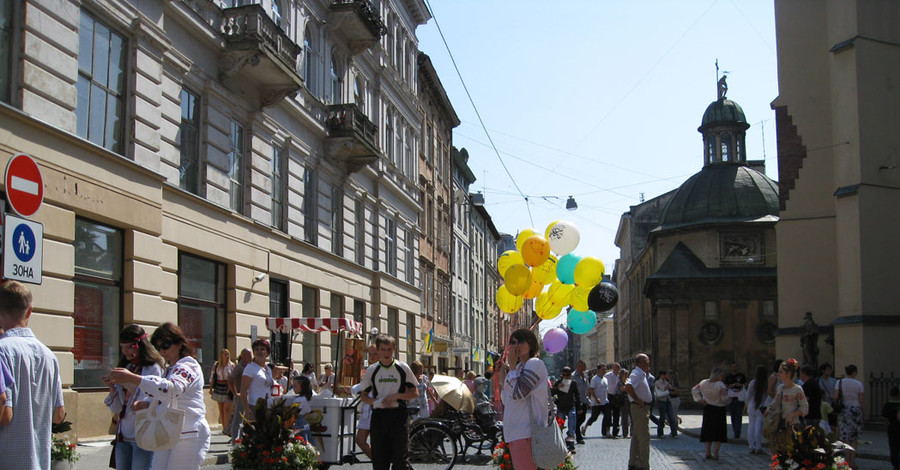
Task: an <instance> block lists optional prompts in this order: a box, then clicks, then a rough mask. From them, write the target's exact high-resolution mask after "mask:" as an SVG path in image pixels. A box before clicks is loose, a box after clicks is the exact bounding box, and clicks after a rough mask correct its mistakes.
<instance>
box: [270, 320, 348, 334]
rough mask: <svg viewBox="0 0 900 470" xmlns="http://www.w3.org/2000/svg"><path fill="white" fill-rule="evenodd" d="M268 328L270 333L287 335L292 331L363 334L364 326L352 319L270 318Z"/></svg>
mask: <svg viewBox="0 0 900 470" xmlns="http://www.w3.org/2000/svg"><path fill="white" fill-rule="evenodd" d="M266 327H267V328H269V330H270V331H280V332H282V333H287V332H289V331H291V330H300V331H312V332H314V333H320V332H324V331H327V332H330V333H339V332H341V331H349V332H350V333H362V329H363V324H362V323H360V322H358V321H354V320H353V319H351V318H269V319H267V320H266Z"/></svg>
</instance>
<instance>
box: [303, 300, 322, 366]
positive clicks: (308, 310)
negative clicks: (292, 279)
mask: <svg viewBox="0 0 900 470" xmlns="http://www.w3.org/2000/svg"><path fill="white" fill-rule="evenodd" d="M301 308H302V310H303V318H315V317H318V316H319V315H318V313H317V312H318V308H319V291H318V290H317V289H316V288H314V287H309V286H303V299H302V301H301ZM302 334H303V341H302V344H303V362H309V363H311V364H315V363H316V361H317V360H316V346H317V345H318V342H319V334H318V333H313V332H309V331H304V332H303V333H302Z"/></svg>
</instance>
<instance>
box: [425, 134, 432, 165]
mask: <svg viewBox="0 0 900 470" xmlns="http://www.w3.org/2000/svg"><path fill="white" fill-rule="evenodd" d="M425 147H426V148H425V155H426V156H427V160H428V163H431V164H432V165H434V127H432V125H431V124H429V125H428V130H427V131H426V135H425Z"/></svg>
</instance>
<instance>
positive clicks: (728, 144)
mask: <svg viewBox="0 0 900 470" xmlns="http://www.w3.org/2000/svg"><path fill="white" fill-rule="evenodd" d="M732 145H733V144H732V139H731V134H730V133H728V132H725V133H722V161H723V162H731V161H734V152H733V150H734V147H732Z"/></svg>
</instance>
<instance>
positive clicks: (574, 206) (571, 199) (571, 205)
mask: <svg viewBox="0 0 900 470" xmlns="http://www.w3.org/2000/svg"><path fill="white" fill-rule="evenodd" d="M566 209H568V210H570V211H574V210H575V209H578V203H577V202H575V198H574V197H572V196H569V199H567V200H566Z"/></svg>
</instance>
